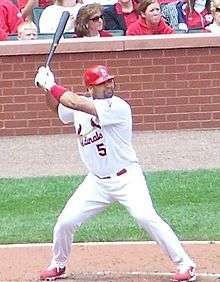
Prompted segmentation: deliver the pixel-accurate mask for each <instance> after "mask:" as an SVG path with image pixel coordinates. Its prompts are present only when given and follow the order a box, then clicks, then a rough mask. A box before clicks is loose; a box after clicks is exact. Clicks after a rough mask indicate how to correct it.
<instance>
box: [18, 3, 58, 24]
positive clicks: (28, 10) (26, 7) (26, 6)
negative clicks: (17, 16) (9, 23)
mask: <svg viewBox="0 0 220 282" xmlns="http://www.w3.org/2000/svg"><path fill="white" fill-rule="evenodd" d="M53 2H54V0H19V7H20V10H21V13H22V16H23V18H28V19H29V20H30V19H31V17H32V10H33V8H35V7H42V8H45V7H47V6H49V5H52V4H53Z"/></svg>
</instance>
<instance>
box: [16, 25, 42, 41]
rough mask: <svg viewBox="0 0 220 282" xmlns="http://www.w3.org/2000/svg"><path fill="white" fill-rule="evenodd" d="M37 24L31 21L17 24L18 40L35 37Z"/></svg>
mask: <svg viewBox="0 0 220 282" xmlns="http://www.w3.org/2000/svg"><path fill="white" fill-rule="evenodd" d="M37 36H38V34H37V26H36V24H35V23H33V22H31V21H25V22H23V23H21V24H19V26H18V40H34V39H37Z"/></svg>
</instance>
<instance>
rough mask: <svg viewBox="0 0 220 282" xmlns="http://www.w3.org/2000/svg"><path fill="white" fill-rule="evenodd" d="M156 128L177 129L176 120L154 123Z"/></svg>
mask: <svg viewBox="0 0 220 282" xmlns="http://www.w3.org/2000/svg"><path fill="white" fill-rule="evenodd" d="M155 129H156V130H174V129H177V122H163V123H156V124H155Z"/></svg>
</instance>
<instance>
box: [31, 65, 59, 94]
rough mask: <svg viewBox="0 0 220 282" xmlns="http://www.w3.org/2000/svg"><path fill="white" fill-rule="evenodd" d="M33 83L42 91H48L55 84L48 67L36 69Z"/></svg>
mask: <svg viewBox="0 0 220 282" xmlns="http://www.w3.org/2000/svg"><path fill="white" fill-rule="evenodd" d="M34 82H35V85H36V86H38V87H40V88H42V89H43V90H44V91H48V90H50V89H51V87H52V86H54V85H55V84H56V83H55V79H54V75H53V73H52V71H51V70H50V68H49V67H48V66H47V67H44V66H41V67H40V68H39V69H38V71H37V74H36V76H35V80H34Z"/></svg>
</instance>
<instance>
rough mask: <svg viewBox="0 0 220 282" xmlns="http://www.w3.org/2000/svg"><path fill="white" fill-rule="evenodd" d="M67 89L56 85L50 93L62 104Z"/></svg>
mask: <svg viewBox="0 0 220 282" xmlns="http://www.w3.org/2000/svg"><path fill="white" fill-rule="evenodd" d="M66 91H67V89H66V88H64V87H63V86H60V85H57V84H54V85H53V86H52V87H51V88H50V93H51V95H52V96H53V97H54V98H55V99H56V100H57V101H58V102H60V97H61V96H62V95H63V93H64V92H66Z"/></svg>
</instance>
